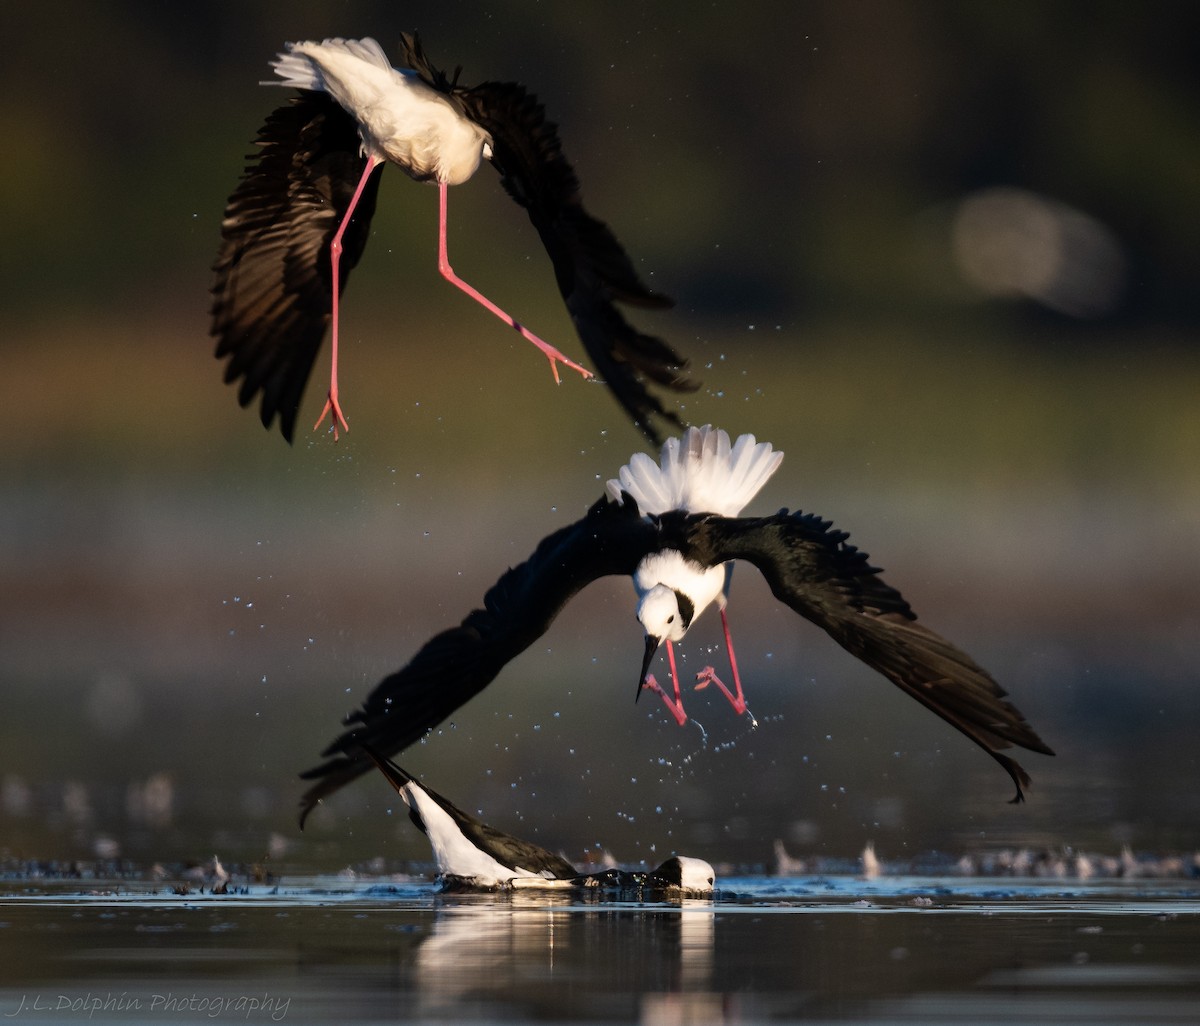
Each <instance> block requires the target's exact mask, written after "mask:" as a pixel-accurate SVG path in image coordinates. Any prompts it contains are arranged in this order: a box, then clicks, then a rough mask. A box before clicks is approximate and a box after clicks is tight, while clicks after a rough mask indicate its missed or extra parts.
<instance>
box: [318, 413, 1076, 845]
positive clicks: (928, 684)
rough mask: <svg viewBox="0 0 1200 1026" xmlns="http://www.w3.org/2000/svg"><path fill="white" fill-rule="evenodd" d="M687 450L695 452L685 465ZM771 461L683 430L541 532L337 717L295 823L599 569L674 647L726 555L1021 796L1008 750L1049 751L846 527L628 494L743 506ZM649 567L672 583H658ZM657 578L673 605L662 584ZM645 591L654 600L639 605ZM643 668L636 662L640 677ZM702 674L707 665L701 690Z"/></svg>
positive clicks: (714, 586)
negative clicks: (965, 740)
mask: <svg viewBox="0 0 1200 1026" xmlns="http://www.w3.org/2000/svg"><path fill="white" fill-rule="evenodd" d="M693 452H696V453H699V454H700V457H699V458H697V459H687V458H683V457H682V454H683V453H693ZM778 458H779V454H778V453H773V452H772V451H771V450H770V447H769V446H763V445H760V444H759V443H756V442H755V440H754V438H753V437H752V436H748V435H744V436H742V437H741V438H739V439H738V440H737V442H736V443H735V444H733V445H732V446H731V445H730V444H729V440H728V437H727V436H724V432H721V431H714V430H713V429H712V428H709V427H705V428H691V429H689V430H688V432H687V434H686V435H685V436H684V438H683V440H682V441H678V440H672V441H669V442H668V443H667V444H666V445H665V446H664V449H663V455H662V459H661V461H660V463H659V464H658V465H657V466H656V465H655V464H654V461H653V460H651V459H650V458H649V457H648V456H647V457H644V458H642V457H634V459H633V460H631V461H630V463H629V465H628V466H627V467H626V468H624V469H623V470H622V472H621V475H620V476H618V478H617V479H616V484H615V485H611V486H610V489H609V490H608V491H606V494H605V495H604V496H602V497H601V498H600V499H599V500H598V501H597V502H596V503H595V504H594V505H593V506H592V507H591V509H589V510H588V512H587V514H586V515H585V516H584V517H583V518H582V519H581V520H578V521H576V522H575V523H573V524H570V525H568V526H566V527H563V528H561V529H560V530H558V531H556V532H554V533H553V534H551V535H549V536H548V537H546V538H545V539H543V540H542V542H541V543H540V544H539V545H538V546H537V548H536V549H535V550H534V552H533V554H532V555H531V556H530V557H529V558H528V559H527V560H526V561H525V562H524V563H522V564H520V565H519V566H516V567H513V568H512V569H510V570H508V571H507V572H506V573H505V574H503V575H502V576H501V577H500V579H499V580H498V581H497V582H496V583H495V584H494V585H493V586H492V588H491V589H490V590H489V591H488V592H487V594H486V595H485V596H484V599H483V608H482V609H476V610H474V611H473V612H471V613H470V614H469V615H468V616H467V618H466V619H465V620H463V622H462V623H461V624H460V625H459V626H458V627H453V628H451V629H449V630H446V631H443V632H441V633H440V634H437V635H435V636H434V637H433V638H431V639H430V640H429V641H428V642H427V643H426V644H425V645H424V647H422V648H421V649H420V651H418V652H417V654H416V655H415V656H414V657H413V658H412V660H411V661H410V662H409V663H408V665H407V666H405V667H403V668H402V669H401V670H399V671H397V672H396V673H393V674H392V675H391V676H389V677H385V678H384V679H383V680H382V681H381V682H380V683H379V684H378V685H376V687H375V689H374V690H373V691H372V692H371V693H370V694H369V695H368V696H367V699H366V701H365V702H364V703H363V705H362V707H361V708H359V709H358V710H356V711H355V712H353V713H351V714H350V716H348V717H347V718H346V720H345V725H346V726H347V727H349V728H350V729H348V730H347V731H346V732H345V733H343V734H342V735H341V736H340V737H338V738H337V739H335V740H334V742H333V743H332V744H331V745H329V747H328V748H326V750H325V752H324V753H323V754H324V755H325V756H326V757H327V761H326V762H324V763H322V764H321V765H319V766H316V767H314V768H313V769H311V770H308V771H307V772H306V773H304V774H302V776H303V777H304V778H305V779H308V780H313V781H315V782H314V783H313V785H312V786H311V787H310V788H309V790H308V791H307V792H306V793H305V794H304V796H303V798H302V799H301V806H302V813H301V823H302V824H303V821H304V818H305V817H306V816H307V815H308V813H309V812H310V811H311V810H312V809H313V808H314V807H315V806H316V804H317V803H318V802H320V801H321V800H322V799H323V798H325V797H326V796H327V795H330V794H332V793H333V792H335V791H337V790H338V789H339V788H341V787H343V786H344V785H345V784H347V783H349V782H350V781H352V780H354V779H355V778H357V777H358V776H360V775H361V774H363V773H365V772H366V771H367V770H369V769H370V767H371V762H370V759H369V757H368V756H367V755H366V754H365V752H364V745H365V746H369V747H371V748H373V749H374V750H376V751H378V752H381V753H383V754H385V755H392V754H395V753H396V752H399V751H400V750H402V749H403V748H406V747H407V746H408V745H410V744H412V743H413V742H415V741H418V740H420V739H421V738H422V737H423V736H425V734H426V733H428V731H429V730H431V729H432V728H433V727H435V726H436V725H437V724H439V723H441V722H442V721H443V720H444V719H445V718H446V717H447V716H449V715H450V714H451V713H452V712H454V710H456V709H458V708H459V707H460V706H462V705H463V704H464V703H465V702H467V701H468V700H469V699H471V698H472V697H473V696H474V695H476V694H478V693H479V692H480V691H482V690H483V689H484V688H485V687H487V685H488V684H490V683H491V682H492V681H493V680H494V679H495V678H496V677H497V676H498V675H499V674H500V672H501V671H502V670H503V669H504V668H505V666H507V665H508V663H510V662H511V661H512V660H513V659H515V658H516V657H517V656H518V655H520V654H521V653H522V652H524V651H525V649H527V648H528V647H529V646H530V645H532V644H533V643H534V642H535V641H537V640H538V639H539V638H541V637H542V635H543V634H545V633H546V631H547V630H549V628H550V625H551V624H552V623H553V622H554V619H555V617H556V616H557V615H558V613H559V611H560V610H561V609H562V608H563V607H564V606H565V605H566V604H567V602H569V601H570V599H571V598H572V597H573V596H574V595H575V594H576V593H578V592H579V591H580V590H581V589H583V588H584V587H586V586H587V585H588V584H590V583H591V582H593V581H595V580H598V579H599V578H601V577H605V576H609V575H624V576H628V577H631V578H633V579H634V582H635V588H636V591H637V593H638V594H639V596H641V598H640V599H639V616H640V617H641V619H642V624H643V627H644V628H645V629H646V633H647V639H648V640H647V642H646V647H647V649H648V650H649V649H650V648H651V646H652V645H654V646H655V647H657V641H654V640H652V639H659V638H670V639H671V640H673V641H678V640H679V637H681V636H682V633H683V631H686V629H687V628H688V627H689V626H690V625H691V624H692V623H693V622H695V618H696V616H698V615H699V613H700V611H701V610H702V609H703V608H704V606H705V605H706V604H711V603H712V602H714V601H716V602H717V603H718V604H720V603H721V602H722V601H723V598H722V597H723V595H724V587H725V585H726V583H727V582H728V570H727V568H726V564H728V563H732V562H734V561H736V560H744V561H746V562H747V563H750V564H752V565H753V566H756V567H757V568H758V570H759V571H760V572H761V573H762V575H763V577H764V578H765V579H766V581H767V584H768V585H769V586H770V588H771V592H772V593H773V594H774V595H775V597H776V598H777V599H779V600H780V601H781V602H783V603H785V604H786V605H788V606H790V607H791V608H792V609H793V610H795V612H797V613H799V614H800V615H801V616H803V617H804V618H805V619H807V620H810V621H811V622H813V623H815V624H816V625H817V626H818V627H820V628H822V629H823V630H824V631H825V632H826V633H827V634H828V635H829V636H830V637H831V638H833V639H834V641H836V642H837V643H838V644H839V645H841V646H842V647H843V648H845V649H846V650H847V651H848V652H850V653H851V654H852V655H854V656H856V657H857V658H859V659H860V660H862V661H863V662H864V663H866V664H867V665H868V666H870V667H872V668H873V669H875V670H878V671H879V672H880V673H881V674H883V675H884V676H885V677H887V678H888V680H890V681H892V683H893V684H895V685H897V686H898V687H899V688H901V689H902V690H903V691H905V692H906V693H907V694H909V695H911V696H912V697H913V698H915V699H916V700H917V701H918V702H920V703H921V704H922V705H924V706H926V707H927V708H929V709H931V710H932V711H933V712H935V713H937V715H939V716H940V717H941V718H942V719H944V720H945V721H946V722H947V723H949V724H950V725H951V726H953V727H955V728H957V729H958V730H959V731H961V732H962V733H963V734H965V735H966V736H967V737H969V738H970V739H971V740H972V741H974V742H975V743H976V744H977V745H979V746H980V747H981V748H983V749H984V751H986V752H987V753H988V754H989V755H990V756H991V757H992V758H993V759H995V760H996V761H997V762H998V763H999V764H1000V765H1001V766H1003V767H1004V769H1005V770H1006V771H1007V772H1008V774H1009V776H1010V777H1011V778H1012V780H1013V783H1014V784H1015V785H1016V789H1017V790H1016V796H1015V797H1014V798H1013V801H1021V800H1023V799H1024V788H1025V787H1027V786H1028V785H1029V775H1028V774H1027V773H1026V772H1025V770H1024V769H1023V768H1022V767H1021V766H1020V764H1018V763H1017V762H1016V760H1014V759H1011V758H1009V757H1008V756H1006V755H1005V754H1003V752H1004V750H1005V749H1007V748H1010V747H1011V746H1013V745H1017V746H1020V747H1022V748H1027V749H1029V750H1030V751H1034V752H1040V753H1043V754H1045V755H1053V754H1054V753H1053V752H1052V751H1051V750H1050V748H1049V747H1048V746H1047V745H1046V744H1045V743H1044V742H1043V741H1042V740H1041V738H1039V737H1038V735H1037V734H1036V733H1035V732H1034V730H1033V728H1032V727H1030V725H1029V724H1028V723H1027V722H1026V721H1025V717H1024V716H1023V715H1022V714H1021V712H1020V711H1019V710H1018V709H1016V708H1015V707H1014V706H1013V705H1012V704H1011V703H1009V702H1007V701H1005V695H1006V693H1005V691H1004V690H1003V689H1002V688H1001V687H1000V686H999V685H998V684H997V683H996V682H995V680H993V679H992V677H991V676H990V675H989V674H988V672H987V671H986V670H984V669H983V668H982V667H981V666H979V664H978V663H976V662H975V661H974V660H973V659H972V658H971V657H970V656H969V655H967V654H966V653H965V652H963V651H961V650H960V649H958V648H956V647H955V646H954V645H952V644H951V643H950V642H949V641H947V640H946V639H945V638H943V637H942V636H941V635H939V634H937V633H935V632H934V631H932V630H930V629H929V628H928V627H925V626H924V625H923V624H921V623H918V622H917V616H916V614H915V613H914V612H913V611H912V609H911V608H910V607H909V605H908V603H907V602H906V601H905V600H904V598H903V596H902V595H901V594H900V592H898V591H897V590H896V589H895V588H892V587H890V586H888V585H887V584H885V583H884V582H883V581H882V580H881V579H880V576H879V573H880V571H879V569H878V568H876V567H873V566H871V565H870V563H869V562H868V561H867V556H866V555H865V554H864V553H862V552H859V551H858V549H857V548H855V547H854V546H853V545H850V544H848V542H847V538H848V535H847V534H846V533H845V532H843V531H838V530H836V529H834V528H833V526H832V524H830V522H829V521H827V520H822V519H821V518H820V517H818V516H815V515H813V514H811V513H801V512H795V513H789V512H788V511H787V510H786V509H785V510H780V511H779V512H778V513H775V514H774V515H772V516H767V517H739V516H726V515H722V514H719V513H714V512H711V511H706V510H699V509H695V508H691V509H686V508H674V509H666V510H664V511H662V512H658V513H650V512H645V511H643V510H642V509H641V508H640V507H639V504H638V501H637V499H635V498H634V496H633V494H632V493H631V492H630V491H629V488H630V487H633V488H634V489H635V491H638V492H639V494H642V497H643V501H644V502H646V503H647V504H648V505H655V506H658V505H669V504H670V503H671V502H679V503H689V502H690V503H692V504H693V506H694V505H695V504H696V503H700V502H702V501H703V500H704V499H705V498H707V499H708V500H710V501H715V500H713V499H712V497H713V495H714V489H715V488H716V487H717V483H718V482H722V481H724V482H729V481H739V480H741V481H743V482H749V483H747V484H745V485H744V490H743V491H741V492H740V494H739V501H741V499H742V498H745V499H747V500H748V497H749V495H751V494H753V489H754V488H756V487H757V485H754V482H755V481H757V482H758V483H759V484H761V482H762V481H765V480H766V476H768V475H769V474H770V473H771V472H772V471H773V470H774V469H775V467H776V466H777V464H778ZM746 468H749V471H750V472H749V474H748V475H746V476H742V474H741V473H739V470H745V469H746ZM681 472H682V473H683V474H684V475H685V477H686V479H687V484H686V487H682V486H681V489H680V491H679V492H678V493H671V494H673V495H674V496H675V497H674V498H673V499H672V498H669V497H664V499H663V502H662V503H659V502H658V501H657V500H656V499H655V498H653V497H652V496H653V493H652V491H651V489H652V487H653V486H654V485H655V484H661V483H662V482H664V481H672V482H674V481H675V480H676V476H677V474H678V473H681ZM613 491H619V498H614V497H613V495H612V492H613ZM689 496H692V497H693V498H689ZM656 567H658V568H661V571H660V573H661V576H663V577H666V578H668V579H667V580H665V581H661V582H657V581H655V580H654V578H655V569H654V568H656ZM659 583H662V584H664V585H665V586H666V590H667V591H668V592H670V593H671V596H672V597H673V598H674V605H672V603H671V601H670V599H668V598H666V596H665V595H664V593H663V592H661V591H657V590H656V588H657V586H658V584H659ZM652 595H656V596H663V598H662V601H661V602H660V600H659V599H657V598H655V599H652V600H650V602H649V603H647V601H646V599H647V598H648V597H649V596H652ZM673 609H674V610H675V612H672V610H673ZM672 616H676V617H677V619H676V620H672V619H671V617H672ZM646 668H647V664H646V661H645V660H644V661H643V668H642V673H643V679H645V680H647V682H648V680H649V679H648V678H646V677H645V676H644V675H645V672H646ZM710 674H711V671H710V670H705V671H702V672H701V674H700V677H701V678H702V679H701V680H700V683H701V684H704V683H706V682H707V680H708V679H710ZM711 676H715V674H712V675H711ZM675 685H676V695H675V699H674V701H672V700H669V699H668V697H667V696H666V695H665V694H664V695H663V699H664V701H665V702H666V703H667V705H668V707H669V708H671V710H672V712H673V713H676V718H677V719H681V716H680V715H679V714H680V713H681V712H682V709H681V706H680V704H679V697H678V680H676V681H675ZM726 696H727V697H729V698H730V701H731V702H734V704H735V708H736V707H737V698H738V697H739V696H738V695H736V694H732V695H731V694H730V693H729V692H728V690H726Z"/></svg>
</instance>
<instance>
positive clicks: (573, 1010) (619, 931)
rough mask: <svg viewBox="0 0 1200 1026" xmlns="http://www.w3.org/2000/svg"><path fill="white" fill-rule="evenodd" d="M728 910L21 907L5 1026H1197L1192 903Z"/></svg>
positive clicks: (974, 889) (229, 899) (170, 901)
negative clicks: (603, 1025)
mask: <svg viewBox="0 0 1200 1026" xmlns="http://www.w3.org/2000/svg"><path fill="white" fill-rule="evenodd" d="M719 885H720V889H719V891H718V893H717V895H716V897H715V898H714V899H713V900H712V901H700V900H689V901H683V902H679V903H671V904H642V905H639V904H631V903H599V902H592V901H587V900H583V899H576V898H574V897H571V896H564V895H562V894H555V895H547V896H541V897H539V896H531V895H520V896H517V897H496V896H476V895H473V896H466V897H462V896H454V897H450V896H442V895H439V894H438V893H436V889H435V888H434V886H433V885H432V884H430V883H426V882H420V881H405V880H401V881H379V880H376V881H345V880H339V879H336V878H312V879H306V880H296V881H291V882H288V883H285V884H281V885H279V886H250V887H247V888H243V889H242V892H241V893H238V894H226V895H213V894H204V893H192V894H187V895H176V894H173V893H170V891H169V889H163V888H156V887H154V886H151V885H148V884H134V885H130V884H129V883H127V882H121V883H111V884H106V883H104V882H102V881H90V882H88V883H87V886H86V889H82V888H81V887H80V886H79V883H78V882H74V883H71V884H67V883H58V884H44V885H43V884H24V883H22V884H13V885H10V886H8V887H7V888H5V890H6V894H5V896H4V897H3V898H0V965H3V966H4V967H5V970H4V983H3V986H2V987H0V1015H3V1016H4V1017H5V1018H6V1019H8V1020H10V1021H13V1022H21V1021H26V1022H37V1023H58V1022H61V1023H76V1022H84V1021H96V1022H108V1023H117V1022H137V1023H145V1022H172V1023H176V1022H178V1023H193V1022H197V1023H198V1022H204V1021H208V1022H213V1021H219V1022H235V1021H241V1022H271V1021H276V1022H285V1021H286V1022H325V1021H337V1022H381V1021H403V1022H425V1021H432V1022H526V1021H527V1022H535V1021H536V1022H622V1023H625V1022H639V1023H692V1022H788V1021H803V1022H825V1021H829V1022H832V1021H837V1022H865V1023H892V1022H924V1023H930V1022H933V1023H937V1022H978V1023H986V1022H1000V1021H1003V1022H1050V1021H1053V1022H1072V1023H1076V1022H1099V1023H1163V1022H1169V1023H1176V1022H1178V1023H1183V1022H1188V1023H1191V1022H1195V1021H1196V1020H1197V1013H1198V1011H1200V962H1198V961H1197V958H1196V952H1197V951H1200V886H1198V885H1197V884H1196V883H1195V882H1194V881H1161V882H1160V881H1129V882H1122V881H1102V882H1095V883H1086V884H1085V883H1074V882H1065V881H1044V882H1043V881H1014V880H1012V879H991V880H989V879H983V880H980V879H972V880H963V879H955V878H945V879H937V878H918V877H888V878H883V879H879V880H874V881H862V880H857V879H853V878H850V877H796V878H778V877H772V878H764V877H741V878H729V879H725V880H721V881H719Z"/></svg>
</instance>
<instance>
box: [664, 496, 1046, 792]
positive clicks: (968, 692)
mask: <svg viewBox="0 0 1200 1026" xmlns="http://www.w3.org/2000/svg"><path fill="white" fill-rule="evenodd" d="M676 528H682V529H683V530H684V531H685V532H686V534H687V536H688V542H687V546H688V547H687V548H685V549H684V550H683V551H684V553H685V555H689V556H692V557H693V558H696V559H698V560H699V561H700V562H702V563H703V564H705V565H715V564H717V563H721V562H724V561H725V560H730V559H744V560H746V561H747V562H749V563H753V564H754V565H755V566H757V567H758V569H759V570H760V571H761V572H762V574H763V576H764V577H765V578H766V580H767V583H768V584H769V585H770V587H771V591H772V592H773V593H774V595H775V597H776V598H778V599H779V600H780V601H781V602H784V603H786V604H787V605H789V606H791V608H792V609H794V610H795V611H796V612H797V613H799V614H800V615H801V616H803V617H805V618H807V619H809V620H811V621H812V622H813V623H815V624H817V625H818V626H819V627H821V628H823V629H824V630H825V631H826V632H827V633H828V634H829V635H830V637H832V638H833V639H834V640H835V641H837V642H838V644H840V645H841V646H842V647H843V648H845V649H846V650H847V651H849V652H851V653H852V654H854V655H855V656H857V657H858V658H859V659H861V660H862V661H863V662H864V663H866V664H867V665H868V666H870V667H872V668H874V669H876V670H878V671H879V672H880V673H882V674H883V675H884V676H885V677H887V678H888V680H890V681H892V683H894V684H896V685H897V686H898V687H900V688H901V689H903V690H904V691H905V692H907V693H908V694H910V695H911V696H912V697H913V698H915V699H916V700H917V701H918V702H920V703H921V704H922V705H924V706H926V707H927V708H929V709H932V710H933V711H934V712H935V713H937V714H938V715H939V716H940V717H941V718H942V719H944V720H945V721H946V722H947V723H949V724H951V725H952V726H954V727H956V728H957V729H958V730H960V731H962V733H964V734H966V736H967V737H969V738H970V739H971V740H972V741H974V742H975V743H976V744H977V745H979V746H980V747H981V748H983V749H984V751H986V752H987V753H988V754H989V755H991V757H992V758H993V759H995V760H996V761H997V762H998V763H1000V765H1001V766H1003V767H1004V769H1005V770H1006V771H1007V772H1008V774H1009V776H1010V777H1012V780H1013V783H1014V784H1016V787H1017V793H1016V797H1015V798H1014V799H1013V801H1015V802H1019V801H1021V800H1022V799H1023V798H1024V788H1026V787H1028V786H1029V775H1028V774H1027V773H1026V772H1025V770H1024V769H1022V768H1021V766H1020V765H1019V764H1018V763H1017V762H1016V760H1014V759H1011V758H1009V757H1007V756H1005V755H1003V754H1001V750H1003V749H1006V748H1009V747H1011V746H1012V745H1019V746H1020V747H1022V748H1027V749H1029V750H1031V751H1034V752H1041V753H1043V754H1045V755H1053V754H1054V752H1053V751H1051V750H1050V748H1049V747H1047V745H1046V744H1045V742H1043V741H1042V739H1041V738H1039V737H1038V735H1037V734H1036V733H1035V732H1034V730H1033V728H1032V727H1030V725H1029V724H1028V723H1027V722H1026V720H1025V717H1024V716H1023V715H1022V714H1021V712H1020V710H1018V709H1017V708H1016V707H1015V706H1014V705H1012V703H1011V702H1007V701H1005V696H1006V692H1005V691H1004V690H1003V689H1002V688H1001V687H1000V685H999V684H997V683H996V682H995V681H994V680H993V679H992V677H991V676H990V675H989V674H988V672H987V671H986V670H984V669H983V668H982V667H981V666H979V664H978V663H976V662H975V661H974V660H973V659H972V658H971V657H970V656H969V655H967V654H966V653H965V652H963V651H962V650H961V649H958V648H956V647H955V646H954V645H952V644H951V643H950V642H949V641H947V640H946V639H945V638H943V637H942V636H941V635H939V634H937V633H935V632H934V631H931V630H929V629H928V628H927V627H925V626H924V625H922V624H919V623H917V622H916V620H917V617H916V614H915V613H914V612H913V611H912V609H911V608H910V607H909V605H908V603H907V602H906V601H905V600H904V598H903V596H902V595H901V594H900V592H898V591H897V590H896V589H895V588H892V587H890V586H889V585H887V584H885V583H884V582H883V580H882V579H880V577H879V570H878V569H877V568H876V567H873V566H871V565H870V563H869V562H868V557H867V556H866V554H865V553H862V552H859V551H858V549H856V548H855V547H854V546H853V545H850V544H847V541H846V539H847V537H848V535H847V534H846V533H845V532H843V531H838V530H836V529H834V528H833V527H832V525H831V524H830V523H829V522H828V521H826V520H822V519H821V518H820V517H817V516H814V515H812V514H804V513H799V512H797V513H788V512H787V511H786V510H785V511H781V512H780V513H778V514H777V515H775V516H773V517H761V518H740V519H726V518H722V517H714V516H694V517H689V518H686V521H685V522H683V523H677V524H676ZM668 537H669V532H668ZM669 543H670V542H669V541H668V544H669Z"/></svg>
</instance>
